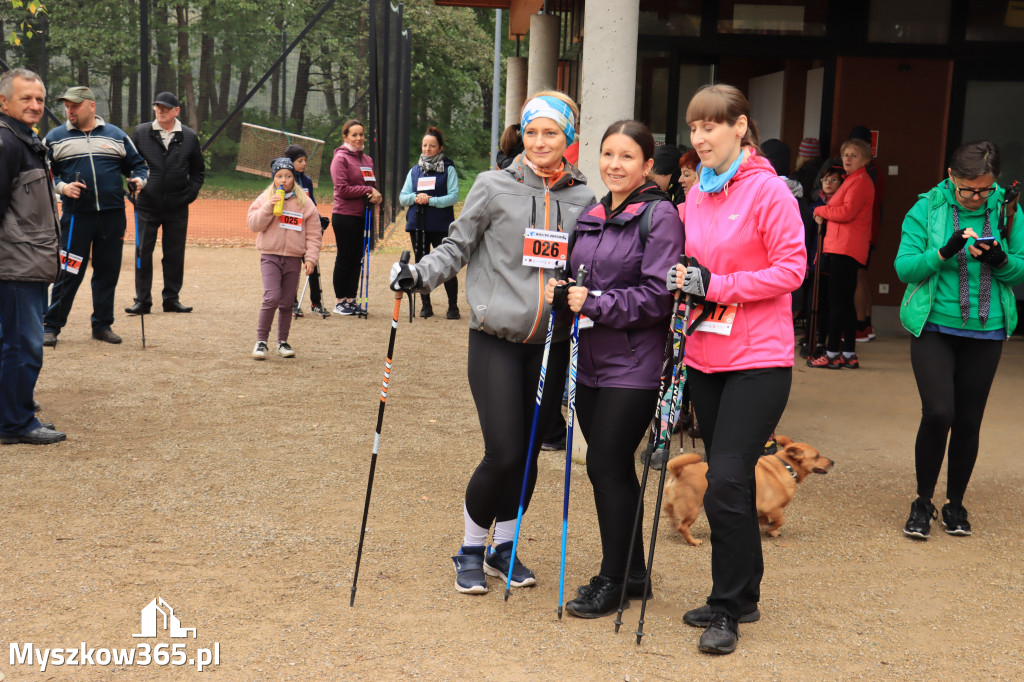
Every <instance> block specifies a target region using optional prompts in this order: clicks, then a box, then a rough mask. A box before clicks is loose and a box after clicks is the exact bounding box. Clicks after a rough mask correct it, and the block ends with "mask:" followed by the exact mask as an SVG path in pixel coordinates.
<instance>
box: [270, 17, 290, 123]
mask: <svg viewBox="0 0 1024 682" xmlns="http://www.w3.org/2000/svg"><path fill="white" fill-rule="evenodd" d="M274 26H276V27H277V32H278V35H280V33H281V31H282V30H284V17H278V18H277V21H275V22H274ZM274 53H276V54H277V55H278V56H280V54H281V53H280V52H278V51H277V50H271V54H274ZM287 66H288V63H287V61H285V62H282V64H281V65H280V66H279V67H277V68H276V69H274V73H273V75H271V77H270V115H271V116H272V117H273V118H275V119H277V118H280V117H281V112H282V111H284V96H282V95H280V91H281V71H282V70H283V69H284V68H286V67H287ZM279 105H280V108H278V106H279Z"/></svg>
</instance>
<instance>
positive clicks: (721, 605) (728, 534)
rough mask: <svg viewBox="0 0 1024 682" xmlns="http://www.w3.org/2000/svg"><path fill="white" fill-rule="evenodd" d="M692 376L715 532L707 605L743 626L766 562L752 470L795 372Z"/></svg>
mask: <svg viewBox="0 0 1024 682" xmlns="http://www.w3.org/2000/svg"><path fill="white" fill-rule="evenodd" d="M686 373H687V381H689V383H690V390H691V391H693V409H694V411H695V412H696V413H697V421H698V423H699V424H700V430H701V433H702V434H703V440H704V448H705V451H706V452H707V453H708V454H707V457H708V473H707V478H708V490H707V492H706V493H705V494H704V511H705V513H706V514H707V516H708V524H709V525H710V526H711V580H712V586H711V596H709V597H708V605H710V606H711V608H712V610H714V611H716V612H722V613H727V614H729V615H730V616H732V617H733V618H739V617H740V614H741V613H743V612H745V611H748V610H749V609H750V608H752V607H753V606H756V605H757V603H758V601H759V600H760V599H761V577H762V576H763V575H764V558H763V557H762V555H761V531H760V529H759V528H758V524H757V490H756V484H755V481H754V466H755V465H756V464H757V459H758V457H759V456H760V455H761V453H762V452H763V450H764V443H765V441H766V440H768V437H769V436H771V434H772V431H773V430H774V429H775V426H776V425H777V424H778V423H779V419H781V418H782V413H783V411H785V409H786V403H787V402H788V401H789V389H790V386H791V385H792V383H793V368H792V367H770V368H766V369H748V370H742V371H737V372H720V373H716V374H704V373H702V372H698V371H697V370H695V369H692V368H687V370H686Z"/></svg>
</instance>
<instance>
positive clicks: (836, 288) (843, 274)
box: [826, 254, 861, 353]
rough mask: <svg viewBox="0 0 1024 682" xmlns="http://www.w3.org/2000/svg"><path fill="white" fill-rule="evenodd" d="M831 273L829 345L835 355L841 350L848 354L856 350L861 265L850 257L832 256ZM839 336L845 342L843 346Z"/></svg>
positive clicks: (828, 347)
mask: <svg viewBox="0 0 1024 682" xmlns="http://www.w3.org/2000/svg"><path fill="white" fill-rule="evenodd" d="M831 257H832V264H831V267H830V268H829V271H828V279H829V282H828V345H827V346H826V349H827V350H829V351H832V352H833V353H836V352H839V350H840V348H841V349H842V350H843V351H845V352H848V353H852V352H854V349H855V348H856V347H857V308H856V307H855V306H854V304H853V295H854V293H855V292H856V291H857V270H859V269H860V267H861V266H860V264H859V263H858V262H857V261H856V260H854V259H853V258H850V257H849V256H841V255H839V254H832V256H831ZM840 336H842V342H841V343H840Z"/></svg>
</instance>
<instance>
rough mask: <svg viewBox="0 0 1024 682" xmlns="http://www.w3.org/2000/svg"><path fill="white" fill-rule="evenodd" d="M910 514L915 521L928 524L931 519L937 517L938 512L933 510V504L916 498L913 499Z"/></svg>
mask: <svg viewBox="0 0 1024 682" xmlns="http://www.w3.org/2000/svg"><path fill="white" fill-rule="evenodd" d="M910 516H911V519H912V520H913V521H914V522H916V523H922V524H929V523H931V522H932V519H934V518H936V517H938V513H937V512H936V511H935V505H933V504H932V503H931V502H925V501H923V500H921V499H920V498H918V499H917V500H914V504H913V506H912V508H911V510H910Z"/></svg>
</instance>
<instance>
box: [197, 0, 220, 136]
mask: <svg viewBox="0 0 1024 682" xmlns="http://www.w3.org/2000/svg"><path fill="white" fill-rule="evenodd" d="M214 13H215V8H214V0H209V4H208V5H207V6H206V7H204V8H203V15H202V24H203V25H204V26H205V25H208V22H209V23H211V24H212V20H213V17H214ZM214 46H215V43H214V39H213V32H211V31H203V32H202V38H201V39H200V41H199V120H201V121H205V120H206V119H208V118H209V117H210V114H211V113H213V110H214V109H215V108H216V106H217V102H216V96H217V95H216V92H215V91H214V67H213V60H214V54H213V53H214Z"/></svg>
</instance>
